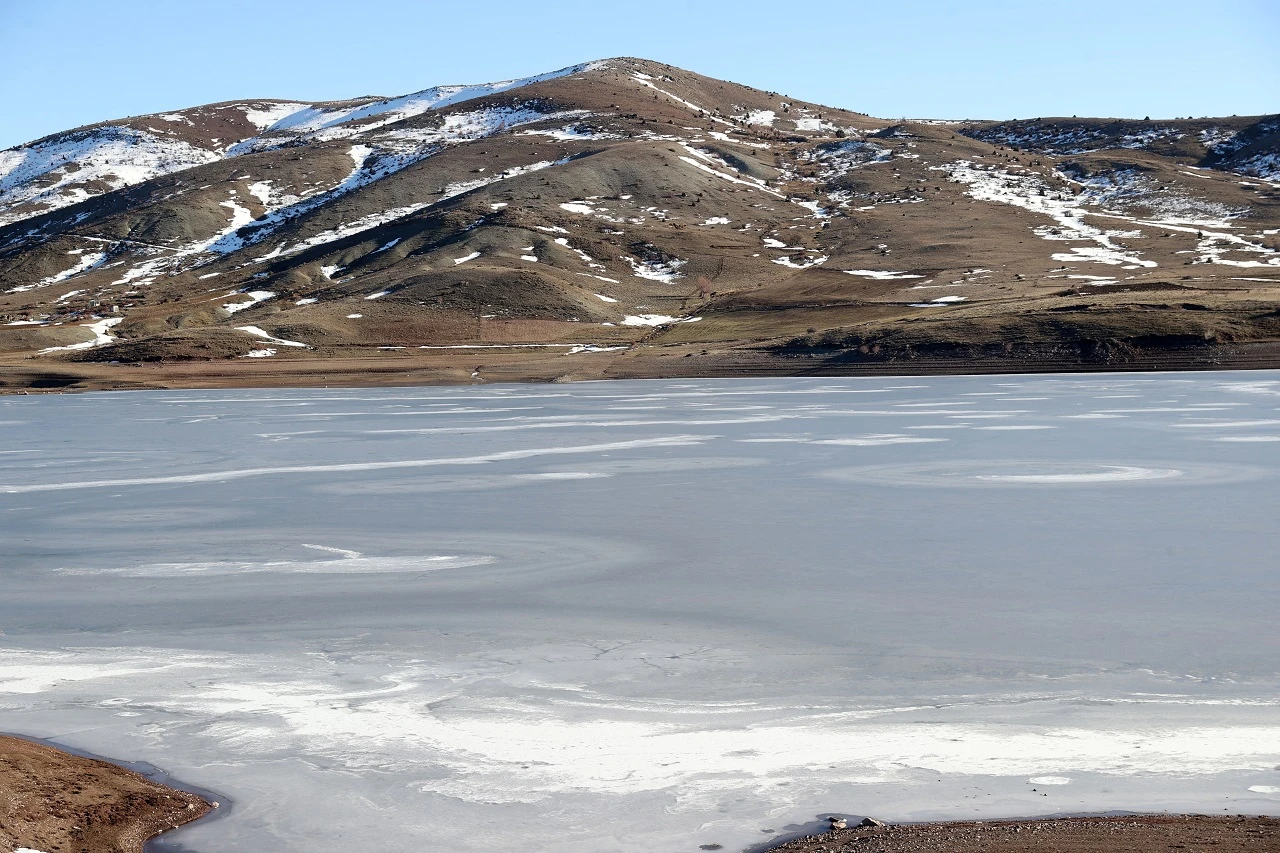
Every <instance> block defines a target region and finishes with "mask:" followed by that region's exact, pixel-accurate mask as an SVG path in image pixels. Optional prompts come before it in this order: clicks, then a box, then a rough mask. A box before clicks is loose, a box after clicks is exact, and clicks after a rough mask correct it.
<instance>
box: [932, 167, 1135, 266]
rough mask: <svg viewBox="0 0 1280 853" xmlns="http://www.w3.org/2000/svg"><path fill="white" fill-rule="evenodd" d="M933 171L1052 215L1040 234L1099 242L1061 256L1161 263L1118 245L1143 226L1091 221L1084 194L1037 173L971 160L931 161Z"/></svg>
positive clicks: (984, 197) (973, 190)
mask: <svg viewBox="0 0 1280 853" xmlns="http://www.w3.org/2000/svg"><path fill="white" fill-rule="evenodd" d="M929 168H930V170H931V171H942V172H946V173H947V177H948V178H949V179H950V180H951V181H954V182H956V183H961V184H965V185H966V186H967V188H968V189H967V192H968V194H969V195H970V196H971V197H972V198H976V199H978V200H979V201H991V202H996V203H999V204H1009V205H1013V206H1014V207H1020V208H1022V209H1024V210H1030V211H1032V212H1034V213H1039V214H1042V215H1044V216H1048V217H1050V218H1051V219H1053V220H1054V222H1056V223H1057V226H1056V227H1052V226H1042V227H1040V228H1036V229H1035V234H1036V235H1037V236H1039V237H1042V238H1044V239H1046V240H1067V241H1081V242H1092V243H1095V244H1096V245H1095V246H1087V247H1083V246H1082V247H1074V248H1073V249H1072V250H1071V251H1070V252H1061V253H1057V254H1054V255H1053V259H1054V260H1057V261H1064V262H1071V261H1091V262H1094V263H1103V264H1111V265H1131V266H1138V267H1154V266H1157V264H1156V262H1155V261H1149V260H1145V259H1143V258H1142V257H1140V256H1139V254H1138V253H1137V252H1134V251H1132V250H1129V249H1127V248H1125V247H1124V246H1121V245H1118V244H1117V243H1116V242H1115V241H1116V240H1117V239H1120V238H1124V237H1135V236H1139V234H1140V232H1133V231H1115V230H1110V231H1109V230H1104V229H1101V228H1097V227H1095V226H1093V225H1090V224H1088V223H1087V222H1085V221H1084V217H1085V216H1086V215H1088V214H1089V211H1087V210H1083V209H1082V208H1081V206H1080V205H1081V204H1082V203H1083V199H1081V198H1078V197H1076V196H1074V195H1070V194H1066V193H1062V192H1060V191H1059V190H1056V189H1054V188H1052V187H1050V186H1049V185H1048V184H1046V183H1045V182H1044V181H1043V180H1041V179H1040V178H1039V177H1038V176H1036V175H1025V174H1014V173H1013V172H1009V171H1006V170H1001V169H994V168H991V169H988V170H984V169H982V168H980V167H977V166H974V165H973V164H972V163H970V162H969V161H967V160H960V161H957V162H955V163H951V164H948V165H946V166H930V167H929Z"/></svg>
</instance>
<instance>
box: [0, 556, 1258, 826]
mask: <svg viewBox="0 0 1280 853" xmlns="http://www.w3.org/2000/svg"><path fill="white" fill-rule="evenodd" d="M355 559H363V558H355ZM385 559H388V560H391V559H395V558H385ZM400 559H404V560H406V561H408V562H412V561H413V560H414V559H420V558H400ZM318 562H322V561H318ZM334 562H341V561H334ZM175 565H179V564H175ZM185 571H187V570H186V569H180V570H179V572H180V574H181V573H182V572H185ZM192 571H193V572H194V573H197V574H199V573H202V572H203V571H205V570H202V569H194V570H192ZM180 574H179V576H180ZM142 576H152V575H142ZM164 576H169V577H172V576H173V575H164ZM522 651H523V653H524V654H525V655H528V654H530V652H532V653H534V654H537V653H539V652H540V653H541V655H542V656H543V662H544V664H548V665H549V664H550V663H551V662H552V660H554V661H555V662H557V663H559V664H560V665H561V668H563V667H564V665H565V664H568V663H571V662H577V664H578V666H579V667H582V666H591V665H592V664H593V656H594V658H595V660H596V662H597V665H601V664H599V663H598V661H599V658H600V657H601V650H600V649H598V648H596V647H593V646H590V645H588V644H585V643H583V644H574V643H566V644H563V645H549V646H548V647H546V648H542V649H533V650H528V649H526V650H514V649H513V650H510V651H509V652H508V655H509V656H510V655H519V654H520V653H521V652H522ZM617 651H618V654H616V655H615V656H611V657H610V658H609V660H608V661H606V662H605V663H604V664H602V665H603V666H605V667H609V668H612V669H614V670H616V671H620V672H628V670H629V669H630V670H639V669H643V668H644V661H645V660H649V659H653V660H662V661H666V660H671V659H673V656H675V658H676V659H678V658H680V657H681V656H682V655H688V654H689V653H690V650H689V649H688V648H687V647H683V646H681V645H679V644H675V643H670V642H666V643H663V642H659V641H639V642H636V643H623V644H621V645H620V647H619V649H618V650H617ZM693 656H694V657H696V658H697V663H699V664H701V665H702V666H703V667H717V666H724V665H726V663H727V662H728V661H729V660H731V659H732V658H733V653H732V652H731V651H730V650H726V649H714V648H711V649H703V650H701V651H699V652H696V653H695V654H694V655H693ZM495 659H496V660H495ZM499 662H501V663H503V664H504V666H501V667H499V666H497V665H496V664H498V663H499ZM451 663H452V665H450V664H451ZM286 664H287V667H286ZM513 666H514V667H516V668H515V670H514V671H515V673H516V674H517V675H518V676H523V678H525V679H527V680H526V681H525V682H524V684H525V685H526V689H527V690H528V693H527V694H526V695H520V693H518V692H515V691H513V690H512V689H511V688H512V687H513V686H514V685H513V684H511V683H510V682H508V683H506V684H504V683H503V682H504V681H505V679H504V678H502V676H503V675H505V674H507V673H511V672H512V667H513ZM320 667H323V668H324V669H320ZM544 668H545V669H550V668H551V667H550V666H547V667H544ZM332 669H333V663H332V661H331V660H329V659H328V656H327V655H324V654H318V659H317V658H311V659H308V658H307V657H306V656H302V655H300V656H298V657H295V658H292V659H289V660H287V661H286V660H283V659H281V658H280V657H275V658H270V657H267V656H265V655H264V656H258V655H253V654H248V653H240V654H235V653H227V652H223V653H219V654H217V655H213V654H209V653H203V652H198V651H184V650H170V651H167V652H166V653H165V654H163V655H157V654H156V653H155V650H154V649H147V648H136V649H128V648H126V649H119V648H112V649H99V648H81V649H76V650H74V651H66V652H29V651H22V650H4V651H3V652H0V694H9V696H10V697H14V696H17V695H22V694H27V695H36V694H41V693H45V692H47V691H50V690H52V689H55V688H64V689H65V687H67V686H74V687H75V688H77V692H78V695H90V696H92V695H106V696H126V697H130V698H126V699H123V700H114V699H107V700H106V701H105V702H103V703H101V704H102V705H103V706H104V707H112V708H118V707H129V706H134V707H139V708H143V707H145V708H146V709H148V710H149V711H151V712H156V713H159V714H164V715H166V716H174V717H178V718H181V719H183V720H184V721H186V722H185V726H186V727H187V729H188V731H189V736H191V737H198V738H202V739H203V738H207V739H210V740H212V739H217V740H220V741H221V743H220V749H221V751H220V753H219V754H220V756H221V759H222V760H224V761H243V760H246V758H251V759H261V757H262V755H263V754H264V751H265V752H266V753H267V754H272V753H271V752H270V751H271V750H272V749H277V750H281V749H287V750H290V751H292V752H293V753H294V754H295V755H300V756H304V757H308V758H313V759H321V760H323V761H324V762H325V763H326V764H330V765H332V766H334V767H337V768H350V769H351V770H352V771H353V772H354V771H356V770H362V771H364V772H368V768H369V767H370V766H377V767H387V768H389V769H390V768H396V767H403V766H405V765H406V764H408V763H430V764H433V765H435V766H437V767H439V768H440V769H441V770H444V771H447V772H441V773H433V774H429V775H427V774H422V775H420V776H418V777H417V784H418V788H417V790H419V791H420V792H429V793H436V794H441V795H443V796H446V797H449V798H452V799H456V800H458V801H460V802H464V803H478V804H492V803H495V802H505V803H540V802H545V801H546V800H547V798H548V797H551V796H554V795H564V794H569V793H572V792H581V791H591V792H593V793H596V794H606V795H611V796H625V795H634V794H644V793H653V792H659V791H667V792H669V793H670V794H671V795H672V796H673V797H674V800H675V802H676V803H678V804H679V805H678V806H673V809H674V811H675V813H681V812H687V811H693V812H695V813H696V812H698V811H701V810H704V809H705V810H706V811H708V812H709V813H712V814H714V808H711V807H709V806H708V804H707V802H706V800H707V799H708V798H711V797H715V796H718V795H723V794H724V792H726V791H736V792H741V793H743V794H754V793H758V792H761V791H763V790H765V789H770V790H772V791H773V793H774V795H776V794H777V791H776V786H777V785H778V784H779V783H780V782H790V783H792V784H797V785H800V786H802V787H804V789H805V791H806V793H808V792H809V790H810V788H811V787H812V786H814V785H816V786H818V787H819V789H821V787H822V786H823V785H824V784H828V783H831V782H846V783H847V782H850V781H852V782H855V783H856V782H862V783H877V784H881V785H895V784H900V785H911V784H919V780H920V778H921V773H922V772H923V773H927V774H930V775H931V776H933V777H934V778H936V777H937V776H947V777H951V778H952V779H957V778H964V777H969V778H970V779H973V780H975V781H977V780H978V779H981V778H983V777H986V778H988V779H989V778H991V777H1012V778H1016V779H1018V780H1020V781H1023V780H1027V781H1029V782H1030V783H1031V784H1044V785H1063V784H1071V782H1072V780H1073V777H1074V776H1076V775H1077V774H1104V775H1107V776H1111V777H1113V780H1114V781H1113V782H1112V784H1116V783H1118V782H1120V781H1122V780H1124V779H1125V778H1126V777H1128V778H1132V777H1134V776H1135V775H1141V776H1144V777H1151V776H1153V775H1169V776H1187V775H1190V776H1193V777H1197V776H1198V777H1207V776H1209V775H1210V774H1215V773H1228V772H1230V773H1239V772H1240V771H1241V769H1242V768H1261V767H1263V766H1266V765H1268V764H1274V762H1275V760H1276V756H1277V750H1276V744H1277V743H1280V726H1277V725H1274V724H1266V723H1256V722H1255V723H1252V724H1250V723H1243V722H1242V723H1241V724H1237V725H1231V724H1216V725H1215V724H1207V723H1203V722H1199V721H1198V720H1197V719H1196V711H1197V710H1198V709H1197V704H1198V703H1197V701H1196V700H1195V699H1189V698H1187V697H1176V696H1175V697H1161V696H1145V697H1126V698H1125V700H1123V701H1121V702H1119V703H1116V705H1115V706H1114V707H1113V708H1112V709H1110V710H1107V709H1102V710H1089V709H1088V706H1089V705H1090V704H1091V703H1092V702H1094V701H1097V700H1094V699H1092V697H1065V696H1036V697H1034V699H1035V700H1036V701H1035V702H1033V703H1032V704H1035V705H1037V706H1039V707H1047V706H1052V707H1055V708H1056V710H1057V716H1059V717H1061V716H1063V715H1066V716H1068V718H1069V719H1070V720H1072V721H1073V722H1065V723H1046V722H1045V721H1044V720H1045V718H1044V717H1043V716H1036V715H1030V716H1029V715H1028V714H1027V712H1026V711H1025V705H1026V704H1027V700H1028V699H1030V698H1032V697H1030V696H1026V695H1006V696H998V695H997V696H991V697H987V698H984V701H983V707H984V709H985V710H986V715H985V716H986V717H987V718H986V719H982V720H974V719H972V718H971V717H969V718H966V715H965V714H964V712H963V705H967V704H968V703H963V704H962V706H961V707H958V706H957V705H956V704H953V703H946V704H941V705H934V704H933V703H930V705H929V706H928V708H927V710H928V715H927V717H924V716H922V714H921V713H920V712H921V711H924V710H925V709H924V708H921V707H917V706H899V707H893V706H889V707H858V706H853V707H849V706H844V707H842V706H841V705H831V706H827V707H824V708H822V709H820V710H819V709H813V708H804V707H798V706H788V705H787V704H785V703H781V702H765V701H752V700H736V701H729V700H726V701H720V702H717V701H710V700H702V701H699V700H696V699H693V698H688V699H685V700H682V701H679V702H672V701H664V700H661V699H643V698H637V699H629V698H620V697H618V698H615V697H611V696H608V695H605V694H602V693H599V692H596V691H594V690H590V689H586V688H582V687H577V686H574V685H571V684H559V683H548V682H546V681H545V680H544V679H542V678H539V676H538V674H537V673H538V672H539V669H538V667H537V666H535V665H534V664H532V663H531V662H530V661H523V662H520V663H518V664H514V665H513V664H511V663H510V661H509V660H506V659H503V658H502V657H501V656H500V655H499V654H497V653H496V651H495V653H493V654H492V655H488V656H477V659H475V660H472V661H453V662H448V661H423V660H419V661H413V662H409V663H401V662H396V663H392V662H390V661H388V662H387V664H386V668H385V670H384V671H383V673H382V674H381V675H380V676H379V677H378V678H377V679H372V678H366V679H362V680H360V679H357V678H356V677H355V676H351V677H348V678H345V679H334V678H333V677H332V673H331V672H329V671H325V670H332ZM552 671H554V669H552ZM268 673H269V675H268ZM283 673H287V674H283ZM508 677H510V676H508ZM481 679H485V680H487V681H490V682H494V685H495V691H493V692H491V694H490V695H485V696H473V695H468V693H467V692H466V690H465V689H464V686H465V685H469V684H474V683H476V682H477V681H478V680H481ZM513 680H514V679H513ZM504 687H505V688H506V689H503V688H504ZM104 690H114V691H116V692H112V693H105V694H104V693H103V691H104ZM445 695H447V696H448V705H449V707H448V709H447V710H443V711H440V712H437V711H436V709H435V708H434V707H433V703H434V702H437V701H439V700H440V699H441V697H442V696H445ZM9 701H13V699H12V698H10V700H9ZM1098 704H1110V703H1106V702H1098ZM1206 704H1207V705H1210V706H1212V705H1213V703H1212V702H1209V703H1206ZM1268 704H1269V703H1266V702H1252V703H1250V702H1245V703H1242V704H1241V705H1240V707H1242V708H1247V707H1249V706H1250V705H1252V706H1253V707H1267V705H1268ZM1135 710H1136V711H1138V712H1139V713H1141V712H1143V711H1146V712H1149V713H1152V714H1156V715H1159V716H1160V717H1162V718H1163V719H1164V722H1163V723H1162V724H1160V725H1156V726H1152V725H1150V724H1146V723H1145V722H1144V720H1143V718H1142V717H1140V716H1135V715H1134V713H1135ZM1215 710H1219V711H1220V710H1221V708H1220V707H1216V706H1215ZM1179 713H1181V714H1185V715H1186V716H1187V719H1185V720H1183V719H1180V718H1179V717H1178V716H1170V715H1171V714H1179ZM224 721H225V722H224ZM1135 748H1137V749H1140V761H1139V760H1138V759H1137V758H1135V755H1134V752H1135ZM1068 774H1070V775H1068ZM1040 779H1046V780H1050V781H1044V782H1039V781H1036V780H1040ZM1258 787H1259V788H1261V789H1262V790H1258V791H1255V792H1256V793H1273V792H1275V786H1258ZM785 805H787V806H795V805H797V804H794V803H791V802H787V803H786V804H785ZM806 805H807V804H806ZM326 849H328V848H326Z"/></svg>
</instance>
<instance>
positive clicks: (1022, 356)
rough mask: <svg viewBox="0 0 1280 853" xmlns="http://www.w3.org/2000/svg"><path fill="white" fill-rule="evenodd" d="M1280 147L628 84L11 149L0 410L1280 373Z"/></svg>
mask: <svg viewBox="0 0 1280 853" xmlns="http://www.w3.org/2000/svg"><path fill="white" fill-rule="evenodd" d="M1278 190H1280V117H1278V116H1266V117H1256V116H1255V117H1231V118H1221V119H1198V120H1192V119H1179V120H1143V121H1121V120H1108V119H1077V118H1070V119H1055V118H1037V119H1032V120H1025V121H1005V122H978V121H973V122H946V121H925V120H921V121H907V120H893V121H891V120H884V119H877V118H872V117H869V116H866V115H862V114H860V113H854V112H848V111H844V110H838V109H833V108H830V107H824V106H820V105H817V104H809V103H804V102H800V101H796V100H793V99H791V98H788V97H786V96H782V95H779V94H777V93H773V92H764V91H758V90H755V89H751V88H749V87H745V86H740V85H736V84H733V83H729V82H725V81H719V80H713V79H710V78H706V77H702V76H699V75H697V74H694V73H691V72H688V71H683V70H680V69H678V68H673V67H671V66H666V65H661V64H658V63H654V62H649V61H645V60H639V59H612V60H606V61H602V62H594V63H588V64H584V65H580V66H575V67H572V68H567V69H563V70H561V71H558V72H553V73H549V74H543V75H539V76H536V77H530V78H527V79H523V80H515V81H506V82H503V83H495V84H485V85H476V86H443V87H437V88H433V89H427V90H424V91H421V92H417V93H414V94H410V95H405V96H401V97H394V98H382V97H368V98H361V99H356V100H351V101H335V102H326V103H298V102H293V101H263V100H255V101H241V102H234V103H223V104H214V105H210V106H204V107H195V108H192V109H187V110H181V111H178V112H173V113H164V114H158V115H151V116H142V117H133V118H129V119H126V120H123V121H115V122H108V123H103V124H98V125H93V126H90V127H85V128H79V129H76V130H72V131H68V132H66V133H62V134H57V135H54V136H50V137H47V138H45V139H42V140H38V141H36V142H33V143H30V144H27V145H23V146H19V147H17V148H14V149H10V150H8V151H4V152H0V383H3V385H0V387H3V388H7V389H9V390H15V389H20V388H27V387H37V388H38V387H152V386H155V387H159V386H165V385H210V384H212V385H219V384H224V385H225V384H231V385H234V384H247V385H253V384H268V385H270V384H291V383H304V384H323V383H327V382H347V383H360V382H379V383H381V382H431V381H439V382H448V381H473V380H474V379H477V378H478V379H480V380H482V381H483V380H486V379H541V380H560V379H575V378H600V377H615V376H616V377H621V376H663V375H665V376H677V375H740V374H749V373H780V374H787V373H813V372H834V373H847V372H858V371H862V370H881V371H889V372H911V371H958V370H1001V371H1016V370H1061V369H1081V368H1089V367H1105V368H1117V367H1121V368H1123V367H1135V368H1143V367H1161V366H1164V367H1196V366H1229V365H1239V366H1267V367H1276V366H1280V310H1277V309H1278V308H1280V192H1278Z"/></svg>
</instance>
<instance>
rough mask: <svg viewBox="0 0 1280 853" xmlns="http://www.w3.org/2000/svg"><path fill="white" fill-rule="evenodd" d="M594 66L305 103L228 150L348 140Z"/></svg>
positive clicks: (232, 153)
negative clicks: (335, 103) (328, 104)
mask: <svg viewBox="0 0 1280 853" xmlns="http://www.w3.org/2000/svg"><path fill="white" fill-rule="evenodd" d="M598 67H601V66H600V63H585V64H582V65H574V66H570V67H569V68H562V69H560V70H559V71H551V72H548V73H546V74H537V75H534V76H533V77H523V78H520V79H517V80H502V81H499V82H496V83H478V84H473V85H458V86H434V87H432V88H430V89H423V90H422V91H420V92H414V93H412V94H409V95H402V96H400V97H397V98H388V99H384V100H377V101H371V102H368V103H365V104H360V105H356V106H352V107H344V108H339V109H325V108H323V107H315V106H303V107H302V108H301V109H298V110H295V111H293V112H290V113H288V114H285V115H283V116H282V117H280V118H278V119H277V120H276V121H275V122H274V123H272V124H271V125H269V126H268V127H266V128H265V129H264V131H263V135H262V136H259V137H254V138H253V139H246V140H244V141H243V142H241V143H239V144H237V145H234V146H232V147H231V148H230V149H229V150H228V152H227V154H228V156H235V155H238V154H245V153H248V152H251V151H260V150H266V149H270V148H276V147H279V146H280V145H283V144H287V143H293V142H296V141H298V140H301V139H309V140H314V141H327V140H333V139H343V138H348V137H351V136H355V135H357V134H368V133H369V132H370V131H374V130H378V129H380V128H383V127H386V126H388V125H391V124H395V123H396V122H400V121H404V120H405V119H409V118H413V117H414V116H419V115H422V114H423V113H426V112H430V111H431V110H440V109H444V108H446V107H451V106H454V105H456V104H460V103H464V102H466V101H471V100H475V99H476V98H483V97H487V96H489V95H496V94H499V93H501V92H509V91H511V90H513V89H519V88H522V87H525V86H530V85H532V84H534V83H541V82H544V81H546V80H555V79H557V78H560V77H567V76H570V75H572V74H579V73H581V72H583V71H590V70H594V69H595V68H598ZM453 118H454V116H446V118H445V120H446V124H447V123H448V122H449V121H450V120H451V119H453ZM414 130H416V128H415V129H414Z"/></svg>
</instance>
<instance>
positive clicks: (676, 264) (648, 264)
mask: <svg viewBox="0 0 1280 853" xmlns="http://www.w3.org/2000/svg"><path fill="white" fill-rule="evenodd" d="M622 259H623V260H624V261H626V262H627V263H628V264H630V265H631V272H632V273H633V274H634V275H635V276H636V277H637V278H647V279H649V280H650V281H661V282H663V283H665V284H671V283H673V282H674V281H675V280H676V279H678V278H680V268H681V267H683V266H684V265H685V264H687V263H688V261H683V260H681V259H680V258H671V259H670V260H667V261H638V260H636V259H635V258H631V257H627V256H625V255H624V256H623V258H622ZM623 325H624V326H625V325H635V324H633V323H632V324H628V323H626V322H624V323H623Z"/></svg>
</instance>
